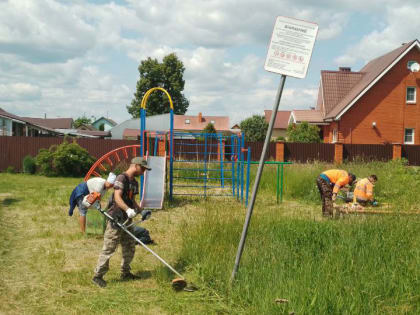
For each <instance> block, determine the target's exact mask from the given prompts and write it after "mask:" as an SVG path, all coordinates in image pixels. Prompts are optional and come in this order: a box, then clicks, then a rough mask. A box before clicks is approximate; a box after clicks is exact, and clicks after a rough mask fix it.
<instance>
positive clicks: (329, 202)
mask: <svg viewBox="0 0 420 315" xmlns="http://www.w3.org/2000/svg"><path fill="white" fill-rule="evenodd" d="M355 180H356V176H355V175H353V174H351V173H348V172H346V171H344V170H328V171H325V172H323V173H322V174H321V175H319V176H318V178H317V179H316V184H317V186H318V189H319V193H320V195H321V199H322V215H324V216H333V214H334V208H333V203H334V202H335V199H336V198H337V194H338V192H339V191H340V189H342V188H343V187H344V186H346V185H352V184H353V182H354V181H355Z"/></svg>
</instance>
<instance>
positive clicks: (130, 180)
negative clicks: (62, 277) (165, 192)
mask: <svg viewBox="0 0 420 315" xmlns="http://www.w3.org/2000/svg"><path fill="white" fill-rule="evenodd" d="M146 170H151V169H150V168H149V167H148V166H147V161H146V160H144V159H143V158H140V157H135V158H133V159H132V160H131V164H130V166H129V168H128V169H127V171H126V172H125V173H123V174H120V175H118V176H117V178H116V180H115V183H114V194H113V195H112V199H111V201H110V207H109V211H108V213H109V214H110V215H111V216H112V217H113V218H114V219H117V220H118V221H119V222H120V223H123V222H125V221H126V220H127V219H128V222H127V225H130V224H131V222H132V219H133V218H134V217H135V216H136V215H137V214H138V213H139V212H140V210H141V207H140V205H139V204H138V203H137V202H136V200H135V196H136V195H137V194H138V193H139V185H138V182H137V181H136V179H135V177H136V176H139V175H142V174H144V172H145V171H146ZM128 230H129V231H130V232H133V231H134V227H130V228H129V229H128ZM118 244H121V248H122V261H121V279H122V280H132V279H135V278H136V276H135V275H133V274H132V273H131V272H130V270H131V267H130V263H131V261H132V260H133V257H134V253H135V250H136V247H135V245H136V242H135V241H134V239H132V238H131V237H130V236H129V235H128V234H127V233H125V232H124V231H123V230H121V229H120V228H119V227H118V226H116V225H115V224H114V223H112V222H111V221H108V222H107V226H106V229H105V234H104V245H103V248H102V251H101V253H100V255H99V258H98V264H97V266H96V268H95V275H94V277H93V279H92V281H93V282H94V283H95V284H96V285H98V286H100V287H105V286H106V281H105V280H104V279H103V276H104V275H105V274H106V273H107V272H108V270H109V259H110V258H111V256H112V255H113V254H114V253H115V251H116V249H117V247H118Z"/></svg>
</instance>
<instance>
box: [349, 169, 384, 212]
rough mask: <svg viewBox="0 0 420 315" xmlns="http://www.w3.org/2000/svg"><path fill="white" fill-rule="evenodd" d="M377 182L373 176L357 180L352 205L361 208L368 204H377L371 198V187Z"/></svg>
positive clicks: (376, 178)
mask: <svg viewBox="0 0 420 315" xmlns="http://www.w3.org/2000/svg"><path fill="white" fill-rule="evenodd" d="M377 181H378V177H377V176H376V175H374V174H372V175H370V176H369V177H367V178H363V179H361V180H359V181H358V182H357V184H356V188H355V189H354V192H353V203H357V204H360V205H362V206H367V205H368V204H372V205H376V204H377V203H376V201H375V199H374V198H373V187H374V186H375V183H376V182H377Z"/></svg>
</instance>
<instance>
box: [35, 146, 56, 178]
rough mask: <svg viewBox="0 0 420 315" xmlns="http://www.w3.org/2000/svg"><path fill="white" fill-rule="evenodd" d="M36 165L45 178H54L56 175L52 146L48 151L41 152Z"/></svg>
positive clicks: (42, 150)
mask: <svg viewBox="0 0 420 315" xmlns="http://www.w3.org/2000/svg"><path fill="white" fill-rule="evenodd" d="M35 164H36V166H37V167H38V171H39V173H41V174H42V175H45V176H54V175H56V173H55V172H54V169H53V167H52V165H53V151H52V146H51V147H50V148H49V149H48V150H47V149H41V150H39V153H38V155H37V156H36V157H35Z"/></svg>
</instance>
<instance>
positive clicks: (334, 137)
mask: <svg viewBox="0 0 420 315" xmlns="http://www.w3.org/2000/svg"><path fill="white" fill-rule="evenodd" d="M337 140H338V131H337V129H334V130H333V138H332V143H336V142H337Z"/></svg>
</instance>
